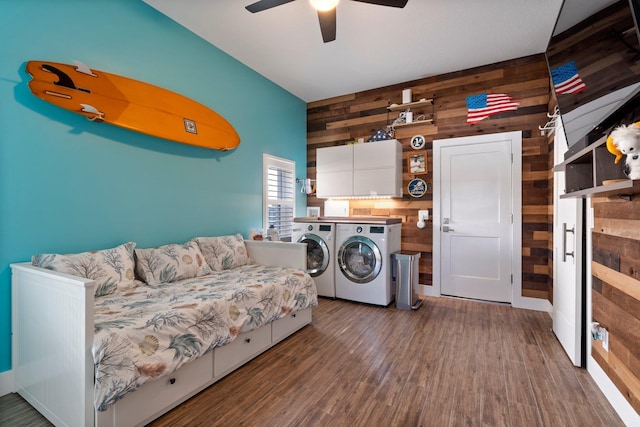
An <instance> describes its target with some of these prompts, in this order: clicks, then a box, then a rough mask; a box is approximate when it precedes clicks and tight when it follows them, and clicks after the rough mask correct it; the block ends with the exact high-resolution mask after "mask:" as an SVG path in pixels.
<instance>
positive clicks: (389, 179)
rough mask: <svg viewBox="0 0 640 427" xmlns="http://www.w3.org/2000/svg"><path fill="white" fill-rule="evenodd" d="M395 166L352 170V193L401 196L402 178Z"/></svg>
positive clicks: (371, 195)
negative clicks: (399, 176)
mask: <svg viewBox="0 0 640 427" xmlns="http://www.w3.org/2000/svg"><path fill="white" fill-rule="evenodd" d="M397 175H398V174H397V169H396V168H386V169H369V170H358V171H354V172H353V195H354V196H358V197H376V196H395V197H399V196H402V178H398V176H397Z"/></svg>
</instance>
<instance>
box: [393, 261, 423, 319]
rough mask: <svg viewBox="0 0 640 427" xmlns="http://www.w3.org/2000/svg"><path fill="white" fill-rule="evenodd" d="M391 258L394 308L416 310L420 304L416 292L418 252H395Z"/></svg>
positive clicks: (420, 301)
mask: <svg viewBox="0 0 640 427" xmlns="http://www.w3.org/2000/svg"><path fill="white" fill-rule="evenodd" d="M392 258H393V260H394V264H395V278H396V307H397V308H399V309H401V310H416V309H417V308H418V307H420V304H422V300H421V299H418V294H417V292H416V288H417V286H418V263H419V260H420V252H409V251H407V252H396V253H394V254H392Z"/></svg>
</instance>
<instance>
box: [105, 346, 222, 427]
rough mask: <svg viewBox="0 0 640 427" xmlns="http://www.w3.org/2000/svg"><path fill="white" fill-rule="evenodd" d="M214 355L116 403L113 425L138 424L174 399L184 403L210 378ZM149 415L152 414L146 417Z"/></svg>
mask: <svg viewBox="0 0 640 427" xmlns="http://www.w3.org/2000/svg"><path fill="white" fill-rule="evenodd" d="M213 359H214V352H213V351H210V352H209V353H207V354H205V355H204V356H201V357H200V358H198V359H196V360H194V361H192V362H189V363H187V364H186V365H184V366H182V367H180V369H178V370H177V371H175V372H174V373H173V374H171V375H168V376H165V377H162V378H159V379H157V380H156V381H150V382H147V383H145V384H144V386H143V387H141V388H140V389H138V390H136V391H135V392H133V393H130V394H128V395H126V396H125V397H124V398H123V399H122V400H120V401H118V404H117V405H115V410H114V411H113V424H110V423H109V425H114V426H135V425H142V424H144V423H146V422H148V421H151V420H153V419H155V418H157V417H158V416H159V415H161V414H162V413H163V412H164V410H165V408H171V405H173V404H174V403H176V402H177V401H178V400H182V401H184V400H186V399H187V398H189V397H190V396H192V395H194V394H195V393H196V392H198V391H200V388H201V387H202V386H204V385H205V384H208V383H210V382H211V381H212V379H213ZM149 414H153V415H151V416H150V415H149Z"/></svg>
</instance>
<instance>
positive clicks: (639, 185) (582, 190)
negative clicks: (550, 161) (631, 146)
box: [553, 135, 640, 198]
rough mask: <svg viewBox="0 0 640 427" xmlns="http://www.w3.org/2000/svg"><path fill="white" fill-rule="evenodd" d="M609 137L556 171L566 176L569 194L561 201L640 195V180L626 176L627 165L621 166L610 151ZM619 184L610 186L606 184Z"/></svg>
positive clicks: (566, 187)
mask: <svg viewBox="0 0 640 427" xmlns="http://www.w3.org/2000/svg"><path fill="white" fill-rule="evenodd" d="M606 142H607V137H606V135H605V136H603V137H602V138H600V139H599V140H597V141H596V142H594V143H592V144H590V145H588V146H587V147H585V148H583V149H582V150H580V151H578V152H577V153H575V154H574V155H573V156H571V157H569V158H568V159H566V160H565V161H564V162H562V163H560V164H559V165H557V166H556V167H554V168H553V171H554V172H561V171H564V172H565V191H566V193H565V194H563V195H561V196H560V198H568V197H587V196H592V195H593V196H629V195H632V194H638V193H640V180H631V179H628V178H627V177H626V175H625V174H624V162H623V161H621V162H619V163H618V164H617V165H616V164H615V163H614V162H613V159H614V156H613V155H612V154H611V153H609V151H608V150H607V147H606ZM612 180H619V181H618V182H613V183H610V184H606V185H605V182H606V181H612Z"/></svg>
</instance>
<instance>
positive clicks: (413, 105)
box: [387, 98, 435, 128]
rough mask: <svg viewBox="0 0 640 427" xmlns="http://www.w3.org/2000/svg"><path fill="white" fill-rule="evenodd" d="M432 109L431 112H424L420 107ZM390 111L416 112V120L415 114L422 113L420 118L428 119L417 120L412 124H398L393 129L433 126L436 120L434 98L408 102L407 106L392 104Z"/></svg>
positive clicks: (389, 107)
mask: <svg viewBox="0 0 640 427" xmlns="http://www.w3.org/2000/svg"><path fill="white" fill-rule="evenodd" d="M429 106H430V107H431V111H430V112H428V113H427V112H426V111H424V109H421V108H420V107H429ZM387 109H388V110H389V111H407V110H411V111H414V116H413V117H414V119H417V117H416V114H415V112H418V113H421V114H420V116H424V117H428V118H425V119H423V120H415V121H412V122H410V123H397V124H394V125H393V127H395V128H401V127H405V126H419V125H432V124H433V122H434V119H435V104H434V103H433V98H429V99H421V100H420V101H415V102H407V103H406V104H391V105H389V106H388V107H387Z"/></svg>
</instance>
